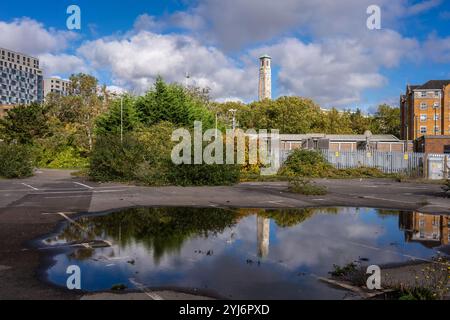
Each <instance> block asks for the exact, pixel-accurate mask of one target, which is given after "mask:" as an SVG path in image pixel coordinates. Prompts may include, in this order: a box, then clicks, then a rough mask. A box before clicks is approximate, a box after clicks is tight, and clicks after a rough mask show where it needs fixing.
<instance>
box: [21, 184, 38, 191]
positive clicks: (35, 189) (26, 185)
mask: <svg viewBox="0 0 450 320" xmlns="http://www.w3.org/2000/svg"><path fill="white" fill-rule="evenodd" d="M21 184H22V185H24V186H25V187H28V188H30V189H33V190H34V191H39V189H38V188H35V187H33V186H30V185H29V184H26V183H21Z"/></svg>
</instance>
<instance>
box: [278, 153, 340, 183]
mask: <svg viewBox="0 0 450 320" xmlns="http://www.w3.org/2000/svg"><path fill="white" fill-rule="evenodd" d="M333 171H334V168H333V167H332V166H331V165H330V164H329V163H327V162H326V161H325V159H324V158H323V156H322V155H321V154H320V153H319V152H317V151H311V150H300V149H299V150H295V151H294V152H293V153H292V154H291V155H290V156H289V157H288V159H287V160H286V162H285V163H284V165H283V167H282V168H281V169H280V174H281V175H286V176H299V177H310V178H323V177H328V176H330V175H332V174H333Z"/></svg>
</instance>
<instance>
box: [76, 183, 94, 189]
mask: <svg viewBox="0 0 450 320" xmlns="http://www.w3.org/2000/svg"><path fill="white" fill-rule="evenodd" d="M74 184H77V185H79V186H82V187H85V188H88V189H91V190H93V189H94V188H93V187H91V186H88V185H87V184H84V183H81V182H74Z"/></svg>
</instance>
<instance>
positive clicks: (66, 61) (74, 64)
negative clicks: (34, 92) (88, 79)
mask: <svg viewBox="0 0 450 320" xmlns="http://www.w3.org/2000/svg"><path fill="white" fill-rule="evenodd" d="M39 60H40V63H41V69H43V70H44V75H45V76H46V77H48V76H51V75H56V74H57V75H65V76H70V75H71V74H74V73H80V72H84V73H88V72H90V71H92V70H90V69H89V68H88V67H87V66H86V65H85V62H84V61H83V59H81V58H80V57H77V56H74V55H68V54H51V53H46V54H41V55H39Z"/></svg>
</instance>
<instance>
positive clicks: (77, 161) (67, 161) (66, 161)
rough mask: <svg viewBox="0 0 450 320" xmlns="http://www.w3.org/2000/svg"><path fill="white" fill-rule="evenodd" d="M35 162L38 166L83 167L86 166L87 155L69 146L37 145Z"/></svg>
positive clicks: (87, 161) (54, 167)
mask: <svg viewBox="0 0 450 320" xmlns="http://www.w3.org/2000/svg"><path fill="white" fill-rule="evenodd" d="M35 150H36V152H35V153H36V164H37V166H38V167H39V168H49V169H83V168H86V167H88V165H89V160H88V158H87V155H86V154H84V153H83V152H81V151H79V150H77V149H76V148H74V147H71V146H65V147H64V146H61V147H60V148H57V149H52V148H44V147H42V146H41V147H37V148H35Z"/></svg>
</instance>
